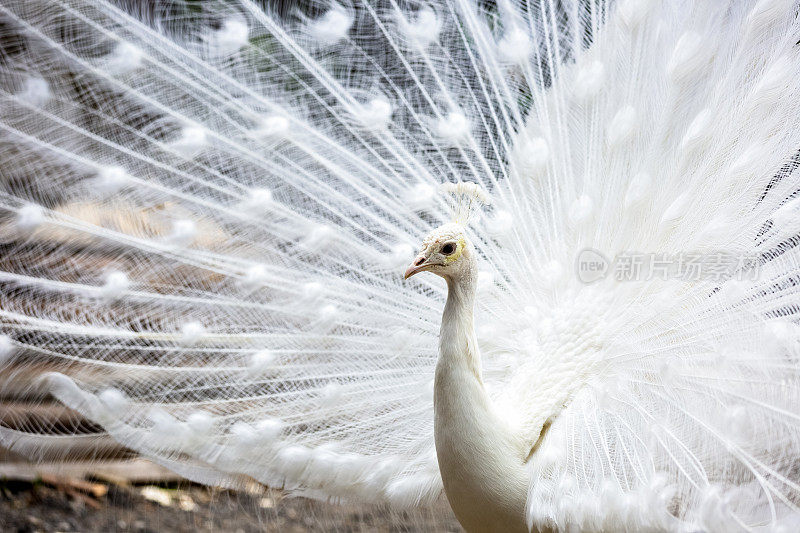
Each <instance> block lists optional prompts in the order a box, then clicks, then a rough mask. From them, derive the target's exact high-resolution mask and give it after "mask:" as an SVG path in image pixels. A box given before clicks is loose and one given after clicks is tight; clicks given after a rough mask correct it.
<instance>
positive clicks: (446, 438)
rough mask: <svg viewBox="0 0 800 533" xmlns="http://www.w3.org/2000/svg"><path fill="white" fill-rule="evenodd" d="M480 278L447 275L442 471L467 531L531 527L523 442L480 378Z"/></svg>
mask: <svg viewBox="0 0 800 533" xmlns="http://www.w3.org/2000/svg"><path fill="white" fill-rule="evenodd" d="M475 278H476V276H475V274H474V269H473V268H470V269H468V270H467V271H466V272H462V275H461V276H459V277H458V278H450V279H447V288H448V293H447V303H446V304H445V307H444V313H443V315H442V327H441V335H440V339H439V361H438V363H437V365H436V377H435V382H434V396H433V403H434V417H435V418H434V432H435V440H436V455H437V458H438V460H439V470H440V472H441V475H442V482H443V483H444V490H445V493H446V494H447V499H448V500H449V502H450V505H451V507H452V508H453V511H454V512H455V514H456V516H457V517H458V519H459V521H460V522H461V524H462V525H463V526H464V527H465V528H466V530H467V531H470V532H474V531H508V532H527V526H526V524H525V511H524V508H525V499H526V491H527V476H526V474H525V471H524V469H523V453H522V448H521V447H520V442H519V439H517V438H516V437H515V436H514V434H513V433H512V432H511V431H510V430H509V428H508V426H507V425H506V424H505V423H504V422H503V421H502V420H501V419H500V418H499V417H498V416H497V414H496V413H495V410H494V408H493V405H492V402H491V399H490V398H489V395H488V394H487V393H486V390H485V388H484V386H483V380H482V378H481V360H480V351H479V350H478V343H477V338H476V336H475V331H474V327H473V308H474V305H475V289H476V279H475Z"/></svg>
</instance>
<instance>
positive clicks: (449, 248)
mask: <svg viewBox="0 0 800 533" xmlns="http://www.w3.org/2000/svg"><path fill="white" fill-rule="evenodd" d="M455 251H456V245H455V243H452V242H448V243H447V244H445V245H444V246H442V253H443V254H444V255H450V254H452V253H453V252H455Z"/></svg>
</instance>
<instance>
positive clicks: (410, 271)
mask: <svg viewBox="0 0 800 533" xmlns="http://www.w3.org/2000/svg"><path fill="white" fill-rule="evenodd" d="M426 260H427V257H425V256H424V255H418V256H417V257H416V259H414V261H412V262H411V264H410V265H409V267H408V268H407V269H406V273H405V275H404V276H403V279H408V278H410V277H411V276H413V275H414V274H416V273H418V272H422V271H424V270H427V269H428V267H430V266H432V265H431V264H430V263H426V262H425V261H426Z"/></svg>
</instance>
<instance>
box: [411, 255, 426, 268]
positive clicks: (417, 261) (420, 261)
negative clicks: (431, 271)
mask: <svg viewBox="0 0 800 533" xmlns="http://www.w3.org/2000/svg"><path fill="white" fill-rule="evenodd" d="M424 262H425V258H424V257H422V256H420V257H417V260H416V261H414V266H420V265H421V264H422V263H424Z"/></svg>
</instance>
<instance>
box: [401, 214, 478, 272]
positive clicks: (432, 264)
mask: <svg viewBox="0 0 800 533" xmlns="http://www.w3.org/2000/svg"><path fill="white" fill-rule="evenodd" d="M466 250H467V238H466V236H465V235H464V228H463V226H461V225H460V224H455V223H451V224H445V225H444V226H441V227H439V228H436V229H435V230H433V231H432V232H431V233H430V234H429V235H428V236H427V237H425V239H424V240H423V241H422V249H421V250H420V252H419V254H417V257H416V258H414V260H413V261H412V262H411V265H409V267H408V269H407V270H406V273H405V279H408V278H410V277H411V276H413V275H414V274H417V273H419V272H424V271H429V272H433V273H434V274H436V275H439V276H442V277H447V276H450V275H452V274H454V273H456V272H458V270H459V268H460V265H461V259H462V257H463V256H464V255H465V251H466Z"/></svg>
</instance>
